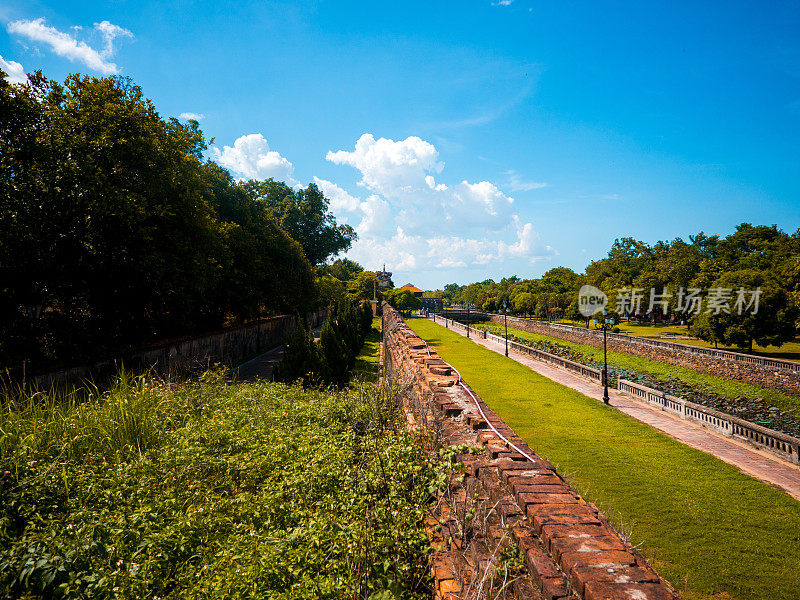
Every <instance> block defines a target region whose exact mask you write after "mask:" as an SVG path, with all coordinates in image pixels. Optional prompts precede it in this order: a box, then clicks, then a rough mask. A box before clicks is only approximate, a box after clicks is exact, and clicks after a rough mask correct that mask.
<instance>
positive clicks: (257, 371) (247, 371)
mask: <svg viewBox="0 0 800 600" xmlns="http://www.w3.org/2000/svg"><path fill="white" fill-rule="evenodd" d="M321 331H322V327H317V328H316V329H314V340H319V334H320V332H321ZM285 349H286V345H285V344H281V345H280V346H275V347H274V348H273V349H272V350H267V351H266V352H265V353H264V354H259V355H258V356H256V357H255V358H254V359H252V360H248V361H247V362H243V363H242V364H240V365H239V366H238V367H236V368H235V369H234V372H235V373H236V378H237V379H238V380H239V381H256V380H258V379H266V380H267V381H271V380H272V371H273V370H274V369H275V366H276V365H277V364H278V363H279V362H281V359H282V358H283V351H284V350H285Z"/></svg>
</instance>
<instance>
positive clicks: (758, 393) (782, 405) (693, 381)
mask: <svg viewBox="0 0 800 600" xmlns="http://www.w3.org/2000/svg"><path fill="white" fill-rule="evenodd" d="M481 325H485V326H487V327H488V328H490V330H492V331H493V332H494V333H498V334H499V335H503V327H502V325H497V324H493V323H483V324H481ZM508 333H509V335H515V336H517V337H519V338H522V339H523V340H531V341H548V342H557V343H559V344H562V345H564V346H567V347H569V348H572V349H574V350H576V351H578V352H581V353H582V354H584V355H586V356H587V357H588V358H591V359H592V360H595V361H598V362H602V361H603V349H602V348H595V347H594V346H589V345H586V344H576V343H573V342H568V341H566V340H562V339H560V338H557V337H554V336H546V335H539V334H535V333H529V332H527V331H523V330H522V329H517V328H515V327H509V328H508ZM608 363H609V365H614V366H618V367H621V368H624V369H630V370H632V371H639V372H642V373H648V374H650V375H653V376H654V377H657V378H666V379H670V378H674V379H679V380H681V381H683V382H685V383H687V384H689V385H691V386H692V387H695V388H697V389H700V390H702V389H707V390H710V391H712V392H714V393H716V394H719V395H720V396H723V397H726V398H739V397H745V398H760V399H761V400H762V401H763V402H764V403H766V404H768V405H770V406H775V407H777V408H779V409H781V410H786V411H792V412H793V413H794V414H795V415H797V416H798V417H800V398H797V397H795V396H792V395H790V394H786V393H784V392H781V391H779V390H774V389H770V388H765V387H761V386H758V385H753V384H749V383H744V382H742V381H733V380H731V379H723V378H722V377H716V376H714V375H707V374H706V373H700V372H698V371H695V370H694V369H689V368H687V367H679V366H676V365H672V364H669V363H666V362H659V361H655V360H650V359H647V358H644V357H641V356H636V355H633V354H627V353H625V352H609V353H608Z"/></svg>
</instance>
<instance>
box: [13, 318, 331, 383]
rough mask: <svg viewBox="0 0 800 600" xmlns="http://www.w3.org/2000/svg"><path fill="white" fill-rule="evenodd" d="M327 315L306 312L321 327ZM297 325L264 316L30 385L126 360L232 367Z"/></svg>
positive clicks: (152, 367)
mask: <svg viewBox="0 0 800 600" xmlns="http://www.w3.org/2000/svg"><path fill="white" fill-rule="evenodd" d="M326 314H327V311H326V310H320V311H317V312H314V313H309V314H308V315H306V319H307V320H308V322H309V326H310V327H317V326H318V325H319V324H320V323H322V321H323V320H324V319H325V315H326ZM295 327H296V321H295V317H294V315H279V316H276V317H270V318H267V319H260V320H258V321H256V322H254V323H248V324H246V325H239V326H236V327H231V328H228V329H224V330H222V331H219V332H215V333H211V334H206V335H200V336H193V337H186V338H180V339H177V340H169V341H165V342H162V343H160V344H156V345H153V346H151V347H149V348H145V349H140V350H136V351H130V352H128V353H124V354H120V355H118V356H115V357H112V358H109V359H106V360H103V361H99V362H96V363H94V364H90V365H81V366H77V367H71V368H68V369H59V370H54V371H50V372H47V373H41V374H37V375H34V376H32V377H29V378H28V379H27V381H26V384H28V385H32V386H34V387H39V388H46V387H50V386H51V385H55V386H69V385H77V384H80V383H81V382H83V381H86V380H88V379H92V380H103V379H106V378H107V377H109V376H113V375H114V374H115V373H116V372H117V371H118V370H119V369H120V367H121V366H123V365H124V367H125V369H127V370H129V371H132V372H142V371H153V372H155V373H158V374H159V375H163V376H166V377H173V376H178V377H181V376H185V375H187V374H189V373H191V372H193V371H196V370H198V369H201V368H207V367H208V366H209V365H213V364H215V363H220V364H223V365H226V366H229V367H230V366H234V365H235V364H236V363H238V362H240V361H242V360H243V359H245V358H247V357H249V356H253V355H255V354H258V353H259V352H261V351H264V352H266V351H267V350H269V349H270V348H273V347H275V346H277V345H278V344H280V343H281V342H282V341H283V340H284V339H285V338H287V337H288V336H290V335H291V334H292V333H294V330H295Z"/></svg>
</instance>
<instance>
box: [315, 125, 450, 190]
mask: <svg viewBox="0 0 800 600" xmlns="http://www.w3.org/2000/svg"><path fill="white" fill-rule="evenodd" d="M438 157H439V153H438V152H437V151H436V148H435V147H434V146H433V144H431V143H429V142H426V141H424V140H422V139H420V138H418V137H416V136H410V137H407V138H406V139H405V140H401V141H398V142H395V141H394V140H390V139H386V138H380V139H378V140H376V139H375V138H374V137H373V136H372V134H369V133H365V134H364V135H362V136H361V137H360V138H359V139H358V141H357V142H356V146H355V149H354V150H353V151H352V152H347V151H345V150H339V151H337V152H332V151H331V152H328V154H327V156H326V157H325V158H326V159H327V160H329V161H331V162H332V163H335V164H337V165H350V166H351V167H355V168H356V169H358V170H359V171H361V181H360V182H359V184H360V185H362V186H364V187H367V188H369V189H370V190H373V191H375V192H378V193H379V194H382V195H384V196H387V197H394V196H396V195H398V194H399V193H402V192H406V191H410V190H412V189H415V188H418V187H420V185H421V184H424V182H425V177H426V175H429V174H431V173H439V172H441V170H442V168H443V167H444V164H443V163H440V162H438V161H437V158H438Z"/></svg>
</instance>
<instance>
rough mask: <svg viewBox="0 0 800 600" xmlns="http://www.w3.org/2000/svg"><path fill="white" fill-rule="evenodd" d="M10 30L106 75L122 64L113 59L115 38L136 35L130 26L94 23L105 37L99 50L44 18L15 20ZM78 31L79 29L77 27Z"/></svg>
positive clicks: (116, 69) (8, 27)
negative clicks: (48, 23)
mask: <svg viewBox="0 0 800 600" xmlns="http://www.w3.org/2000/svg"><path fill="white" fill-rule="evenodd" d="M7 29H8V32H9V33H12V34H16V35H20V36H22V37H25V38H28V39H29V40H31V41H33V42H41V43H43V44H46V45H48V46H50V49H51V50H52V51H53V52H55V53H56V54H58V55H59V56H63V57H64V58H67V59H69V60H71V61H73V62H76V61H77V62H81V63H83V64H85V65H86V66H87V67H89V68H90V69H92V70H94V71H97V72H99V73H102V74H103V75H116V74H118V73H119V67H117V65H116V64H114V63H113V62H112V61H111V60H110V59H111V57H113V55H114V52H115V49H114V40H115V39H116V38H118V37H133V34H132V33H131V32H130V31H128V30H127V29H124V28H122V27H120V26H118V25H114V24H113V23H109V22H108V21H101V22H100V23H95V24H94V30H95V32H96V33H97V34H98V35H99V36H100V38H101V40H102V48H101V49H100V50H97V49H95V48H92V47H91V46H90V45H89V44H87V43H86V42H84V41H79V40H78V39H76V38H75V37H74V36H73V35H70V34H69V33H65V32H63V31H59V30H58V29H56V28H55V27H50V26H48V25H46V24H45V22H44V18H39V19H33V20H30V21H26V20H19V21H12V22H11V23H9V24H8V26H7ZM77 30H80V28H79V27H78V28H76V31H77Z"/></svg>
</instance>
